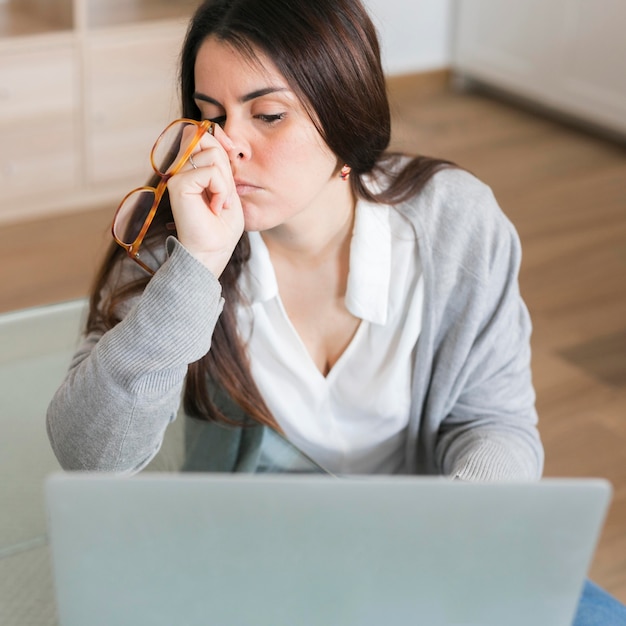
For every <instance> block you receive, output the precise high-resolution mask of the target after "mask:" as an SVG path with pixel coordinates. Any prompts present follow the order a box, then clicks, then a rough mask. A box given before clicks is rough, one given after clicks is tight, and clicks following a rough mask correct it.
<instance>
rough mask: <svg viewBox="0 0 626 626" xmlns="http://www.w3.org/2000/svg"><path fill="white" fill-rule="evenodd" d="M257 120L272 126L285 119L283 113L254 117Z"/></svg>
mask: <svg viewBox="0 0 626 626" xmlns="http://www.w3.org/2000/svg"><path fill="white" fill-rule="evenodd" d="M255 117H256V118H257V119H258V120H261V121H262V122H265V123H266V124H274V123H276V122H279V121H280V120H282V119H283V118H284V117H285V114H284V113H276V114H274V115H255Z"/></svg>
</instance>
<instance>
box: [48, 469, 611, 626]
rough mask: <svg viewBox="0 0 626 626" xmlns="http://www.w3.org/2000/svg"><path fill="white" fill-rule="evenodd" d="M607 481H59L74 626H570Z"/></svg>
mask: <svg viewBox="0 0 626 626" xmlns="http://www.w3.org/2000/svg"><path fill="white" fill-rule="evenodd" d="M610 497H611V488H610V485H609V484H608V483H607V482H606V481H603V480H592V479H588V480H579V479H575V480H574V479H572V480H567V479H558V480H557V479H553V480H543V481H541V482H539V483H531V484H521V483H520V484H517V483H513V484H511V483H506V484H484V483H483V484H470V483H460V482H453V481H449V480H446V479H443V478H420V477H384V478H383V477H380V478H379V477H360V478H336V477H330V476H323V475H311V474H304V475H275V474H248V475H241V474H199V473H181V474H164V473H144V474H140V475H138V476H135V477H132V478H122V477H115V476H111V475H107V474H89V473H87V474H81V473H66V474H55V475H52V476H51V477H49V478H48V480H47V483H46V499H47V510H48V529H49V538H50V542H51V548H52V558H53V567H54V577H55V586H56V594H57V603H58V611H59V621H60V625H61V626H86V625H89V626H125V625H132V626H143V625H146V626H161V625H163V626H200V625H202V626H381V625H387V626H405V625H409V624H424V625H426V626H452V625H454V626H460V625H463V626H469V625H471V626H503V625H506V626H518V625H519V626H528V625H529V624H532V625H533V626H571V624H572V620H573V616H574V614H575V611H576V607H577V603H578V599H579V595H580V592H581V590H582V586H583V583H584V580H585V577H586V574H587V571H588V568H589V565H590V562H591V559H592V556H593V553H594V549H595V546H596V542H597V539H598V537H599V533H600V530H601V527H602V524H603V520H604V517H605V513H606V510H607V507H608V504H609V501H610Z"/></svg>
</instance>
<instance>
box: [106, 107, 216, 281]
mask: <svg viewBox="0 0 626 626" xmlns="http://www.w3.org/2000/svg"><path fill="white" fill-rule="evenodd" d="M190 127H195V129H194V131H193V132H194V135H193V136H192V137H191V138H190V139H189V138H188V137H187V135H188V134H189V131H188V130H187V129H188V128H190ZM214 131H215V124H214V123H213V122H210V121H209V120H203V121H201V122H198V121H196V120H190V119H185V118H182V119H179V120H175V121H173V122H172V123H171V124H169V125H168V126H167V127H166V128H165V130H164V131H163V132H162V133H161V134H160V135H159V137H158V139H157V140H156V141H155V142H154V146H152V150H151V152H150V162H151V164H152V169H153V170H154V171H155V173H156V174H157V175H158V176H159V177H160V178H161V180H160V181H159V183H158V184H157V186H156V187H138V188H137V189H133V190H132V191H131V192H129V193H127V194H126V196H125V197H124V199H123V200H122V202H121V203H120V205H119V207H118V208H117V211H116V212H115V216H114V217H113V224H112V227H111V232H112V234H113V239H115V241H116V242H117V243H118V244H119V245H120V246H121V247H122V248H124V249H125V250H126V253H127V254H128V256H129V257H130V258H131V259H132V260H133V261H135V262H136V263H138V264H139V265H140V266H141V267H142V268H143V269H144V270H146V272H148V273H149V274H151V275H154V273H155V272H156V270H157V269H158V267H157V263H155V259H154V258H152V259H148V258H147V257H148V256H150V255H149V254H148V253H146V255H145V256H146V258H145V259H142V258H140V255H139V248H140V246H141V244H142V242H143V240H144V238H145V236H146V233H147V232H148V229H149V228H150V224H151V223H152V220H153V219H154V216H155V214H156V212H157V208H158V207H159V203H160V202H161V198H162V197H163V194H164V193H165V189H166V188H167V181H168V180H169V179H170V178H171V177H172V176H174V174H176V173H177V172H179V171H180V169H181V168H182V167H183V165H185V163H187V161H188V160H189V157H190V156H191V153H192V152H193V150H194V148H195V147H196V146H197V145H198V142H199V141H200V139H201V138H202V136H203V135H204V133H206V132H208V133H209V134H211V135H212V134H213V133H214ZM183 138H184V139H185V140H188V143H187V145H186V147H185V149H184V150H182V151H181V142H182V141H183Z"/></svg>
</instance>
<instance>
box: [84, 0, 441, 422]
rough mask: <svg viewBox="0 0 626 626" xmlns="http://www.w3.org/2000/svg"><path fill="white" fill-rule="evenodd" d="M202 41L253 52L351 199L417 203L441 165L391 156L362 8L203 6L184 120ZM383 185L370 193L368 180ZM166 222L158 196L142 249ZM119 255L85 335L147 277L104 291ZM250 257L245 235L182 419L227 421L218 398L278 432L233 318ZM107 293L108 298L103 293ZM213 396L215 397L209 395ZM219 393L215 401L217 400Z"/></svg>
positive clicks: (211, 1)
mask: <svg viewBox="0 0 626 626" xmlns="http://www.w3.org/2000/svg"><path fill="white" fill-rule="evenodd" d="M208 36H213V37H216V38H217V39H218V40H220V41H223V42H226V43H228V44H229V45H231V46H233V47H234V48H235V49H236V50H238V51H239V52H241V53H242V54H245V55H246V56H248V57H249V58H251V59H254V58H255V53H256V52H257V51H260V52H262V53H264V54H265V55H267V56H268V57H269V58H271V59H272V61H273V62H274V63H275V65H276V67H277V68H278V70H279V71H280V72H281V73H282V75H283V76H284V77H285V79H286V81H287V82H288V84H289V85H290V87H291V88H292V89H293V90H294V92H295V93H296V94H297V95H298V96H299V98H300V100H301V101H302V103H303V105H304V106H305V107H306V108H307V111H308V112H309V115H310V117H311V119H312V120H313V122H314V124H315V125H316V126H317V129H318V131H319V132H320V134H321V136H322V138H323V139H324V141H325V142H326V144H327V145H328V146H329V147H330V149H331V150H332V151H333V152H334V154H336V155H337V159H338V163H346V164H348V165H349V166H350V167H351V174H350V178H349V181H350V184H351V186H352V191H353V193H354V195H355V197H356V198H364V199H368V200H370V201H375V202H380V203H388V204H393V203H399V202H403V201H405V200H407V199H409V198H410V197H412V196H414V195H415V194H416V193H417V192H418V191H419V190H420V189H421V188H422V187H423V185H424V184H425V183H426V181H427V180H428V179H429V178H430V177H431V176H432V175H433V174H434V173H435V172H436V171H437V170H439V169H441V168H442V167H446V166H448V165H450V163H448V162H447V161H442V160H436V159H430V158H427V157H414V158H412V159H410V160H408V161H406V162H403V165H402V167H401V168H399V160H400V158H401V155H398V154H394V153H391V152H389V151H388V146H389V140H390V135H391V117H390V111H389V102H388V99H387V92H386V83H385V77H384V73H383V68H382V64H381V57H380V49H379V43H378V38H377V35H376V29H375V28H374V25H373V23H372V21H371V20H370V18H369V16H368V14H367V12H366V10H365V9H364V7H363V5H362V4H361V2H360V0H206V1H205V2H203V3H202V4H201V5H200V6H199V8H198V9H197V10H196V13H195V15H194V16H193V18H192V19H191V22H190V24H189V28H188V31H187V35H186V38H185V42H184V44H183V49H182V53H181V63H180V90H181V99H182V113H183V116H184V117H189V118H192V119H200V110H199V109H198V107H197V105H196V103H195V101H194V98H193V94H194V92H195V84H194V69H195V61H196V56H197V53H198V50H199V48H200V46H201V45H202V43H203V42H204V41H205V39H206V38H207V37H208ZM372 176H374V177H376V178H380V179H381V180H386V181H388V182H387V185H386V186H385V187H384V188H383V189H382V190H380V191H378V192H373V191H371V189H370V188H369V187H368V186H367V184H366V182H365V181H366V178H367V177H372ZM171 221H172V214H171V209H170V207H169V199H168V196H167V194H165V196H164V199H163V201H162V203H161V206H160V207H159V210H158V211H157V217H156V218H155V223H154V225H153V226H152V227H151V232H150V239H148V240H146V242H145V243H144V244H143V245H152V244H156V243H160V244H161V245H162V244H163V241H164V239H165V238H166V237H167V236H168V234H171V233H169V232H168V231H167V228H166V224H167V223H168V222H171ZM123 254H124V251H123V250H121V248H119V247H118V246H116V245H113V246H112V248H111V250H110V251H109V254H108V256H107V258H106V259H105V261H104V264H103V266H102V268H101V271H100V273H99V275H98V276H97V278H96V282H95V285H94V288H93V291H92V296H91V303H90V304H91V307H90V315H89V319H88V322H87V327H88V330H95V329H98V330H106V329H108V328H111V327H112V326H114V325H115V324H116V323H117V322H118V321H119V319H118V317H116V314H115V311H116V308H117V306H118V305H119V303H120V302H121V301H123V300H124V299H126V298H128V297H130V296H131V295H134V294H137V293H139V292H141V290H142V289H143V288H144V287H145V285H146V284H147V282H148V278H146V279H144V280H139V281H135V282H133V283H132V284H116V285H113V286H112V285H111V283H112V281H113V271H112V269H113V267H114V266H115V264H116V262H117V261H118V260H119V259H120V258H122V256H123ZM249 255H250V248H249V243H248V237H247V235H246V234H245V233H244V235H243V236H242V238H241V240H240V241H239V243H238V244H237V246H236V248H235V251H234V253H233V256H232V258H231V260H230V262H229V263H228V265H227V267H226V269H225V270H224V272H223V274H222V275H221V277H220V282H221V284H222V293H223V296H224V300H225V304H224V310H223V312H222V314H221V316H220V318H219V320H218V323H217V326H216V328H215V331H214V335H213V338H212V344H211V350H210V351H209V352H208V353H207V354H206V355H205V356H204V357H203V358H202V359H200V360H199V361H197V362H196V363H192V364H191V365H189V368H188V372H187V379H186V386H185V393H184V406H185V410H186V412H187V413H188V414H189V415H194V416H196V417H200V418H203V419H208V420H217V421H227V422H230V421H231V420H230V419H229V416H228V415H227V413H229V411H228V410H227V409H226V410H224V404H223V399H224V398H227V399H229V401H231V402H234V403H235V404H236V405H237V406H238V407H239V409H241V410H243V412H244V413H245V414H246V415H247V416H248V417H249V418H250V419H251V420H253V421H254V422H258V423H263V424H270V425H272V426H276V422H275V419H274V417H273V416H272V414H271V412H270V411H269V409H268V408H267V406H266V404H265V402H264V401H263V399H262V397H261V394H260V392H259V391H258V389H257V387H256V384H255V382H254V380H253V378H252V374H251V372H250V367H249V364H248V359H247V353H246V347H245V345H244V343H243V341H242V339H241V338H240V336H239V333H238V331H237V324H236V311H237V309H238V307H239V306H241V305H242V302H241V296H240V294H239V291H238V287H237V285H238V279H239V276H240V274H241V271H242V268H243V267H244V265H245V263H246V262H247V260H248V258H249ZM106 287H108V289H106V291H107V293H108V295H107V297H106V298H104V297H103V296H102V295H101V294H102V293H103V292H104V291H105V288H106ZM216 390H218V392H217V395H216ZM220 394H221V395H220Z"/></svg>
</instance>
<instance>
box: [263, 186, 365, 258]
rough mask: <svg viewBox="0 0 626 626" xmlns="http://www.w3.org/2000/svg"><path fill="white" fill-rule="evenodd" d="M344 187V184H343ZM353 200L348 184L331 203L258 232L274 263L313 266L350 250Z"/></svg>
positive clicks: (354, 204)
mask: <svg viewBox="0 0 626 626" xmlns="http://www.w3.org/2000/svg"><path fill="white" fill-rule="evenodd" d="M344 185H345V183H344ZM355 206H356V201H355V200H354V197H353V196H352V193H351V191H350V187H349V185H345V187H344V189H343V190H342V193H341V195H340V197H339V198H337V197H335V198H334V201H333V202H332V205H331V204H327V205H325V206H323V207H319V208H317V209H316V210H315V211H307V212H305V213H302V214H300V215H297V216H295V217H294V218H292V219H291V220H290V221H289V222H288V223H284V224H281V225H280V226H277V227H275V228H272V229H270V230H267V231H263V232H262V233H261V235H262V237H263V240H264V242H265V245H266V246H267V249H268V250H269V252H270V256H271V257H272V260H273V261H276V260H278V259H281V260H282V261H283V262H285V261H286V262H288V263H289V264H291V265H294V266H308V267H311V266H315V265H318V264H320V263H324V262H326V261H328V260H330V259H332V258H336V257H337V255H342V252H343V251H345V249H346V246H348V247H349V242H350V238H351V235H352V228H353V224H354V212H355Z"/></svg>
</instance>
